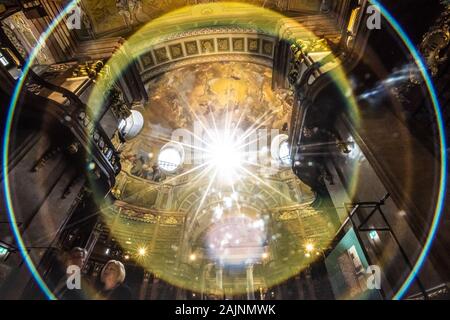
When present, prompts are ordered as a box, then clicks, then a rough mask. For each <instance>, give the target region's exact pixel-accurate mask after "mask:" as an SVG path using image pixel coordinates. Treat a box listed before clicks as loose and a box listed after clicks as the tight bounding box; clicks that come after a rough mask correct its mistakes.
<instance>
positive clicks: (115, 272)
mask: <svg viewBox="0 0 450 320" xmlns="http://www.w3.org/2000/svg"><path fill="white" fill-rule="evenodd" d="M100 280H101V282H102V283H103V284H105V285H106V286H109V287H114V286H116V285H118V284H121V283H123V282H124V280H125V266H124V265H123V263H122V262H120V261H117V260H109V261H108V262H107V263H106V264H105V266H104V267H103V269H102V273H101V274H100Z"/></svg>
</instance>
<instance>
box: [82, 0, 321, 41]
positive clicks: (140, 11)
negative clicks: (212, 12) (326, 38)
mask: <svg viewBox="0 0 450 320" xmlns="http://www.w3.org/2000/svg"><path fill="white" fill-rule="evenodd" d="M208 2H226V1H209V0H102V1H98V0H83V9H84V11H85V12H86V13H87V15H88V17H89V20H90V21H89V24H90V25H91V28H92V29H93V30H94V32H95V33H96V34H97V35H102V34H106V33H111V32H118V33H122V32H127V31H128V32H129V31H130V30H127V29H128V28H130V27H133V26H138V25H142V24H144V23H146V22H148V21H150V20H152V19H155V18H157V17H160V16H162V15H163V14H165V13H168V12H170V11H172V10H175V9H179V8H182V7H184V6H187V5H195V4H202V3H208ZM235 2H242V3H249V4H252V5H256V6H261V7H265V8H268V9H272V10H276V11H279V12H290V11H295V12H306V13H311V12H317V11H318V10H319V9H320V5H321V3H322V1H321V0H240V1H239V0H238V1H235Z"/></svg>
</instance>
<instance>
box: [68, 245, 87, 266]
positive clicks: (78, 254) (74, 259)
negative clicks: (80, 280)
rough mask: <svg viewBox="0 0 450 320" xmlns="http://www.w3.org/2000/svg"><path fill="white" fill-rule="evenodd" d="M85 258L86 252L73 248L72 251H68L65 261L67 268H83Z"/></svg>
mask: <svg viewBox="0 0 450 320" xmlns="http://www.w3.org/2000/svg"><path fill="white" fill-rule="evenodd" d="M86 257H87V250H86V249H83V248H80V247H75V248H73V249H72V250H70V252H69V257H68V259H67V264H68V265H69V266H73V265H75V266H78V267H80V268H83V266H84V263H85V262H86Z"/></svg>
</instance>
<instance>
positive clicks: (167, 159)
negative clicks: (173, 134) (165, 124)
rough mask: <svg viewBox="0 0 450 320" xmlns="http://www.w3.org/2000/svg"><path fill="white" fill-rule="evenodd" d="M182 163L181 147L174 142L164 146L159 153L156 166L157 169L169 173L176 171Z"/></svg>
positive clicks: (182, 153) (182, 151)
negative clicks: (157, 166)
mask: <svg viewBox="0 0 450 320" xmlns="http://www.w3.org/2000/svg"><path fill="white" fill-rule="evenodd" d="M183 161H184V149H183V147H182V146H181V145H180V144H178V143H174V142H170V143H168V144H166V145H165V146H164V147H163V148H162V149H161V152H160V153H159V157H158V165H159V167H160V168H161V169H162V170H164V171H166V172H169V173H173V172H175V171H177V170H178V169H179V168H180V167H181V165H182V164H183Z"/></svg>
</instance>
